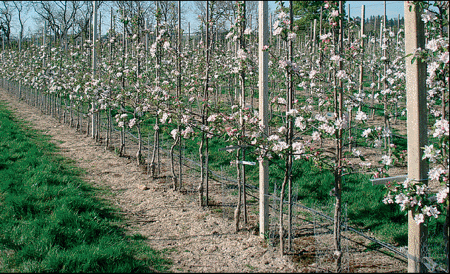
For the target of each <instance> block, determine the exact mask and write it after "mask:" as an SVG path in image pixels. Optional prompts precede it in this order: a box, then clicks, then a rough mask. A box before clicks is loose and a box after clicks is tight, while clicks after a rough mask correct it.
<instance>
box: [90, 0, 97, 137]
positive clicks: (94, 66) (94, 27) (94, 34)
mask: <svg viewBox="0 0 450 274" xmlns="http://www.w3.org/2000/svg"><path fill="white" fill-rule="evenodd" d="M92 17H93V20H92V80H95V78H96V76H97V75H96V74H97V34H98V33H97V32H98V28H97V1H93V13H92ZM93 100H95V99H93ZM92 111H95V102H94V101H92ZM91 118H92V121H91V125H92V131H91V137H92V138H95V137H96V136H95V133H96V122H95V115H94V112H93V113H92V116H91Z"/></svg>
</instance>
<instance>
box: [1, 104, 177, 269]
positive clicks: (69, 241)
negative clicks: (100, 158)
mask: <svg viewBox="0 0 450 274" xmlns="http://www.w3.org/2000/svg"><path fill="white" fill-rule="evenodd" d="M48 141H49V136H46V135H42V134H40V133H39V132H38V131H36V130H32V129H30V128H29V127H28V126H27V125H26V124H25V123H24V122H23V121H19V120H17V119H16V118H15V117H14V116H13V115H12V113H11V111H9V110H8V109H7V105H6V103H5V102H3V101H0V178H1V179H0V207H1V211H0V272H66V273H67V272H69V273H74V272H155V271H167V269H168V267H169V265H170V262H169V261H168V260H167V259H165V258H164V257H163V255H164V254H162V253H161V252H158V251H156V250H153V249H151V248H150V247H148V246H147V245H146V244H145V242H144V240H145V239H144V238H143V237H136V235H135V236H128V235H126V233H125V232H126V231H125V229H124V228H123V227H122V226H121V223H122V222H123V221H122V220H121V219H120V217H118V216H116V215H115V214H114V212H115V211H117V209H115V208H113V207H112V206H111V205H109V204H108V203H107V202H105V201H101V200H99V199H98V198H96V197H95V196H96V193H98V191H100V190H99V189H95V188H94V187H92V186H90V185H88V184H87V183H85V182H83V181H82V180H81V179H80V174H81V172H82V171H81V170H79V169H77V168H75V167H73V166H71V165H70V164H69V160H66V159H64V158H63V157H61V156H59V155H56V154H55V152H57V147H56V146H55V145H53V144H51V143H49V142H48Z"/></svg>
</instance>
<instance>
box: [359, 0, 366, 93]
mask: <svg viewBox="0 0 450 274" xmlns="http://www.w3.org/2000/svg"><path fill="white" fill-rule="evenodd" d="M364 21H365V6H364V5H362V6H361V34H360V37H361V49H362V52H361V64H360V65H359V88H358V91H359V93H361V92H362V90H363V77H364Z"/></svg>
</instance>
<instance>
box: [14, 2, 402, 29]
mask: <svg viewBox="0 0 450 274" xmlns="http://www.w3.org/2000/svg"><path fill="white" fill-rule="evenodd" d="M384 2H385V1H347V2H346V4H345V7H344V9H345V10H346V12H347V14H348V5H350V16H351V17H357V16H358V17H361V6H362V5H365V17H366V18H369V17H370V16H372V15H374V16H377V15H383V14H384ZM192 3H193V2H191V1H182V3H181V5H182V6H183V5H186V6H189V5H192ZM268 3H269V13H274V11H275V9H276V3H275V1H268ZM403 5H404V3H403V1H386V16H387V18H388V19H390V18H397V17H398V15H399V14H400V18H402V17H403V15H404V11H403V8H404V7H403ZM285 6H289V1H285ZM190 10H192V9H190ZM35 16H36V14H35V13H34V11H31V12H30V13H29V14H28V15H27V17H28V20H27V21H26V24H25V35H26V36H27V35H29V34H30V32H35V31H36V29H37V28H38V26H36V24H35V20H34V19H33V17H35ZM104 16H105V17H106V18H104V19H103V20H102V34H105V33H106V31H107V30H108V29H109V12H107V13H106V14H105V15H104ZM186 19H187V20H188V21H189V22H190V27H191V30H195V29H197V28H198V25H199V22H198V19H197V15H196V14H195V13H194V12H193V11H190V12H189V13H187V14H186ZM182 28H183V29H186V30H187V23H184V24H183V25H182ZM18 31H19V28H18V24H17V23H16V24H14V22H13V31H12V34H13V36H16V35H17V33H18Z"/></svg>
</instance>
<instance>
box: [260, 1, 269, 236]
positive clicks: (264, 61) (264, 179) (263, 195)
mask: <svg viewBox="0 0 450 274" xmlns="http://www.w3.org/2000/svg"><path fill="white" fill-rule="evenodd" d="M268 9H269V8H268V4H267V1H259V6H258V12H259V20H258V22H259V34H258V35H259V38H258V39H259V41H258V55H259V59H258V60H259V62H258V66H259V85H258V87H259V119H260V121H261V127H262V131H263V134H264V136H268V134H269V131H268V97H269V85H268V75H269V74H268V64H269V63H268V61H269V58H268V53H267V51H263V47H264V46H265V45H267V43H268V40H269V39H268V24H267V17H268V16H267V14H268ZM268 194H269V166H268V162H267V160H266V159H262V160H260V161H259V236H260V237H261V238H264V237H265V235H266V234H267V232H268V231H269V198H268Z"/></svg>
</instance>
